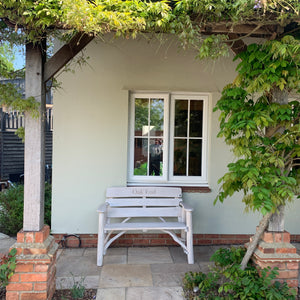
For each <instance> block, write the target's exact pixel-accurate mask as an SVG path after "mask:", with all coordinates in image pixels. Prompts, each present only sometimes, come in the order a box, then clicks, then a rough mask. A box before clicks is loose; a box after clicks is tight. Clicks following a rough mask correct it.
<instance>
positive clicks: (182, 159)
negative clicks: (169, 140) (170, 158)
mask: <svg viewBox="0 0 300 300" xmlns="http://www.w3.org/2000/svg"><path fill="white" fill-rule="evenodd" d="M186 146H187V140H186V139H174V166H173V168H174V176H186V175H187V174H186Z"/></svg>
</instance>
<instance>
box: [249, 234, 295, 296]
mask: <svg viewBox="0 0 300 300" xmlns="http://www.w3.org/2000/svg"><path fill="white" fill-rule="evenodd" d="M296 252H297V249H296V248H295V247H294V246H293V245H292V244H290V233H289V232H287V231H283V232H271V231H266V232H264V234H263V237H262V239H261V240H260V242H259V244H258V246H257V249H256V250H255V252H254V254H253V257H252V259H253V261H254V263H255V264H256V265H257V266H258V267H260V268H266V267H271V268H274V267H278V273H279V274H278V276H277V279H276V280H278V281H280V282H286V283H287V284H288V286H289V287H292V288H295V289H296V290H297V289H298V272H299V262H300V256H299V255H298V254H297V253H296Z"/></svg>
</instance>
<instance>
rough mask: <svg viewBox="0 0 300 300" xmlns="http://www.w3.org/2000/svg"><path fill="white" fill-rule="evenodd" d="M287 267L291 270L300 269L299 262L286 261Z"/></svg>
mask: <svg viewBox="0 0 300 300" xmlns="http://www.w3.org/2000/svg"><path fill="white" fill-rule="evenodd" d="M286 268H287V269H289V270H298V269H299V263H291V262H288V263H286Z"/></svg>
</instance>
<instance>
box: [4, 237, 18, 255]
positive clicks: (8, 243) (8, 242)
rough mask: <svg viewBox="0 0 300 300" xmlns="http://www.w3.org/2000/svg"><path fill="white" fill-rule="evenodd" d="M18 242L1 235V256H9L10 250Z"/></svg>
mask: <svg viewBox="0 0 300 300" xmlns="http://www.w3.org/2000/svg"><path fill="white" fill-rule="evenodd" d="M15 242H16V239H14V238H11V237H9V236H8V235H6V234H3V233H0V254H1V253H2V254H7V253H8V251H9V248H10V247H11V246H12V245H13V244H14V243H15Z"/></svg>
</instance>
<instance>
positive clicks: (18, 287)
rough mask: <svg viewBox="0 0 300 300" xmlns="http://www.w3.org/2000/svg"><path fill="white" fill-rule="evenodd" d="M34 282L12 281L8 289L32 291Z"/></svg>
mask: <svg viewBox="0 0 300 300" xmlns="http://www.w3.org/2000/svg"><path fill="white" fill-rule="evenodd" d="M32 287H33V285H32V283H10V284H9V285H8V286H7V287H6V290H7V291H32Z"/></svg>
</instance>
